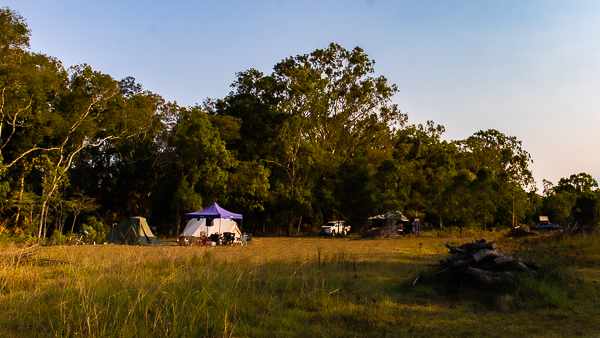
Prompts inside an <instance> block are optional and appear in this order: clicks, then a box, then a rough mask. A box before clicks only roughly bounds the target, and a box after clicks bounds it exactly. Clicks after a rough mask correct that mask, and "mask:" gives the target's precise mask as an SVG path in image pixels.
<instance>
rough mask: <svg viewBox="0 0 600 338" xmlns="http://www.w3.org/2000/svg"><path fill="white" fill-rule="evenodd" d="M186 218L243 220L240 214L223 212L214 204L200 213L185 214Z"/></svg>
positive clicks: (223, 210)
mask: <svg viewBox="0 0 600 338" xmlns="http://www.w3.org/2000/svg"><path fill="white" fill-rule="evenodd" d="M185 215H186V216H187V217H188V218H227V219H243V218H244V217H243V216H242V215H241V214H236V213H234V212H231V211H228V210H225V209H223V208H221V206H220V205H218V204H217V203H216V202H215V203H213V204H211V205H210V206H209V207H206V208H204V209H202V210H200V211H194V212H190V213H187V214H185Z"/></svg>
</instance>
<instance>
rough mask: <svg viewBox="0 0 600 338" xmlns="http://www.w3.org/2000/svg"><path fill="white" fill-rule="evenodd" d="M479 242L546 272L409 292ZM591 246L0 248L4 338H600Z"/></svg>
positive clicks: (437, 242)
mask: <svg viewBox="0 0 600 338" xmlns="http://www.w3.org/2000/svg"><path fill="white" fill-rule="evenodd" d="M480 237H485V238H488V239H495V240H498V242H499V244H500V246H501V248H503V249H504V250H507V251H517V252H518V253H519V254H520V255H523V256H526V257H528V258H530V259H535V260H536V261H538V262H540V264H542V265H543V266H544V269H546V270H544V271H547V273H545V274H544V277H543V280H541V281H529V284H527V281H524V284H526V286H524V287H523V290H517V291H515V292H514V293H511V294H498V293H495V294H493V295H489V294H488V293H482V292H479V291H469V292H464V293H459V294H448V293H445V292H440V291H439V290H437V289H436V288H435V287H432V286H430V285H426V284H418V285H417V286H416V287H412V286H410V282H411V281H412V280H413V278H414V277H415V276H416V275H417V274H418V273H420V272H423V271H427V270H428V269H430V267H429V265H430V264H432V263H435V262H437V260H439V259H440V258H441V257H443V256H444V255H445V254H446V249H445V247H444V243H446V242H448V241H453V242H464V241H468V240H471V239H475V238H480ZM599 239H600V238H599V237H575V238H567V239H542V240H540V239H533V240H531V239H528V240H519V241H517V240H511V239H503V238H502V237H500V234H499V233H484V234H472V235H471V236H469V235H463V236H460V238H459V237H458V236H456V235H450V234H445V235H439V234H425V235H424V236H421V237H418V238H414V237H413V238H400V239H382V240H356V239H320V238H255V239H254V240H253V241H252V243H251V245H249V246H247V247H218V248H201V247H174V246H160V247H137V246H117V245H97V246H71V247H65V246H54V247H41V248H39V250H37V251H36V252H35V254H34V255H33V256H30V257H25V258H23V259H22V260H21V261H20V262H16V261H15V259H14V258H15V257H18V256H19V252H20V251H21V250H23V249H21V248H19V247H16V246H11V245H4V246H1V247H0V250H2V254H1V255H0V314H1V315H0V336H6V337H28V336H31V337H38V336H42V337H43V336H61V337H62V336H89V337H154V336H158V337H163V336H164V337H202V336H214V337H286V336H290V337H311V336H312V337H398V336H424V337H425V336H448V337H452V336H456V337H458V336H461V337H464V336H476V337H481V336H485V337H512V336H527V337H530V336H546V337H553V336H554V337H573V336H589V337H593V336H600V303H599V302H600V301H599V300H600V287H599V281H600V242H599V241H598V240H599Z"/></svg>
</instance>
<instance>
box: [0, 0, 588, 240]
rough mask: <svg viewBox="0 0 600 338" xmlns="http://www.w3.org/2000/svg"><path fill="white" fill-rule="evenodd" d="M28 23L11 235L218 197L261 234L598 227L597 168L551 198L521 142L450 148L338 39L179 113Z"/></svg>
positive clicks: (13, 122) (7, 20)
mask: <svg viewBox="0 0 600 338" xmlns="http://www.w3.org/2000/svg"><path fill="white" fill-rule="evenodd" d="M29 37H30V32H29V29H28V26H27V24H26V22H25V20H24V19H23V18H22V17H21V16H20V15H19V14H17V13H15V12H14V11H12V10H10V9H8V8H4V9H1V10H0V200H1V204H0V219H1V221H0V233H3V232H4V233H7V234H11V235H15V236H34V237H41V238H44V237H47V236H51V235H53V234H61V233H63V234H66V233H69V232H79V231H81V229H82V228H84V227H87V229H93V230H95V231H98V232H102V231H105V230H103V229H106V227H107V225H109V224H112V223H113V222H117V221H119V220H120V219H122V218H123V217H127V216H131V215H141V216H145V217H147V218H148V219H149V221H150V224H152V226H153V227H156V230H157V232H158V233H159V234H163V235H173V234H175V233H177V232H178V231H179V229H180V227H181V224H182V222H183V219H182V218H183V215H184V213H186V212H189V211H193V210H198V209H199V208H201V207H202V206H206V205H208V204H209V203H211V202H213V201H218V202H219V203H220V204H221V205H223V206H224V207H226V208H228V209H230V210H234V211H236V212H241V213H243V214H244V215H245V220H244V228H245V230H246V231H251V232H268V233H274V232H278V233H295V232H304V231H308V230H310V229H311V228H312V227H314V226H318V225H320V224H322V223H323V222H324V221H326V220H330V219H334V218H335V219H344V220H346V221H347V222H349V223H350V224H352V225H354V226H356V227H357V228H359V229H360V228H361V227H362V226H363V225H364V224H365V223H366V222H365V221H366V219H367V217H369V216H372V215H375V214H378V213H381V212H385V211H389V210H402V211H403V212H404V213H405V214H406V215H407V216H409V217H419V218H421V219H424V220H425V221H426V222H427V223H428V224H430V225H431V226H433V227H440V228H442V227H450V226H461V227H468V226H477V227H484V228H491V227H501V226H510V225H511V224H516V223H531V222H534V221H535V220H536V218H537V216H538V215H540V214H547V215H549V216H550V217H551V219H552V220H553V221H556V222H559V223H561V224H579V225H595V224H597V223H598V209H599V207H598V204H599V203H598V201H599V193H598V184H597V182H596V181H595V180H594V178H593V177H592V176H590V175H588V174H584V173H582V174H576V175H572V176H570V177H567V178H564V179H561V180H560V181H559V182H558V183H557V184H556V185H552V183H550V182H546V181H545V182H544V186H545V189H544V191H542V192H538V191H536V189H535V182H534V180H533V176H532V173H531V170H530V165H531V162H532V159H531V157H530V155H529V153H528V152H527V151H526V150H525V149H524V148H523V146H522V143H521V141H519V140H518V139H517V138H515V137H513V136H509V135H505V134H503V133H501V132H500V131H497V130H482V131H478V132H476V133H474V134H473V135H472V136H470V137H468V138H466V139H463V140H448V139H446V138H445V137H444V131H445V130H444V127H443V126H441V125H439V124H436V123H434V122H431V121H430V122H427V123H424V124H415V123H412V122H411V121H410V120H409V117H408V116H407V115H406V114H404V113H403V112H402V111H401V110H400V108H399V106H398V105H397V104H395V103H394V97H395V94H396V93H397V92H398V88H397V86H396V85H394V84H392V83H390V82H389V81H388V80H387V79H386V78H385V77H384V76H382V75H379V74H377V73H376V71H375V62H374V61H373V60H372V59H370V58H369V56H368V55H367V54H366V53H365V51H364V50H362V49H361V48H359V47H356V48H353V49H351V50H349V49H346V48H344V47H342V46H340V45H338V44H335V43H331V44H330V45H328V46H326V47H325V48H322V49H317V50H314V51H312V52H310V53H308V54H303V55H297V56H291V57H288V58H286V59H284V60H281V61H280V62H278V63H277V64H275V65H274V67H273V70H272V71H271V72H270V73H263V72H261V71H259V70H257V69H248V70H244V71H241V72H239V73H238V74H236V75H235V80H234V81H233V83H232V84H231V90H230V92H229V94H227V95H226V96H225V97H221V98H210V99H206V100H204V103H203V104H201V105H196V106H181V105H178V104H177V103H175V102H169V101H167V100H165V99H163V98H162V97H161V96H160V95H159V94H157V93H153V92H150V91H148V90H145V89H144V88H143V87H142V85H141V84H140V83H138V82H137V81H136V80H135V79H134V78H133V77H127V78H125V79H122V80H117V79H114V78H112V77H111V76H110V75H107V74H104V73H102V72H101V71H99V70H96V69H94V68H93V67H92V66H90V65H86V64H83V65H76V66H71V67H68V68H67V67H65V66H64V65H63V64H62V63H61V61H60V60H58V59H56V58H54V57H52V56H47V55H44V54H39V53H35V52H32V51H31V50H30V49H29Z"/></svg>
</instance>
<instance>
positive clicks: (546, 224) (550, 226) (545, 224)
mask: <svg viewBox="0 0 600 338" xmlns="http://www.w3.org/2000/svg"><path fill="white" fill-rule="evenodd" d="M534 229H535V230H559V229H562V227H561V226H560V225H558V224H555V223H551V222H550V218H549V217H548V216H540V218H539V222H538V224H536V225H535V227H534Z"/></svg>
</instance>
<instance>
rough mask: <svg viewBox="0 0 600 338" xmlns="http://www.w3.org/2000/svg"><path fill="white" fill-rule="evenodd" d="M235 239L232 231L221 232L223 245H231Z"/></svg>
mask: <svg viewBox="0 0 600 338" xmlns="http://www.w3.org/2000/svg"><path fill="white" fill-rule="evenodd" d="M234 241H235V234H234V233H233V232H224V233H223V245H233V242H234Z"/></svg>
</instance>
